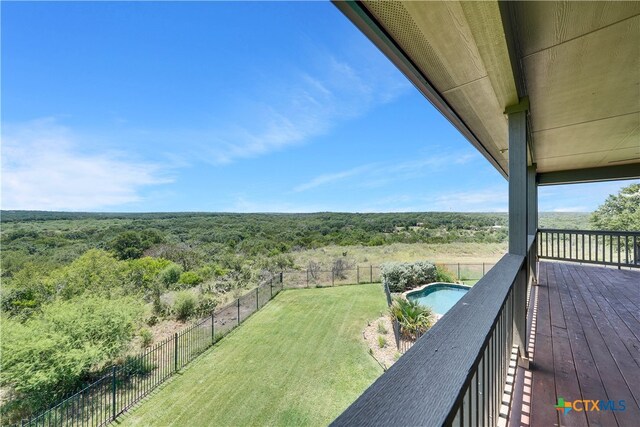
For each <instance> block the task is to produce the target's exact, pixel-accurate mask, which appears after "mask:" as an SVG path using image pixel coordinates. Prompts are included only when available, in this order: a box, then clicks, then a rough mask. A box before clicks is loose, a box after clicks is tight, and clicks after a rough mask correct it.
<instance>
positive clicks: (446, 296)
mask: <svg viewBox="0 0 640 427" xmlns="http://www.w3.org/2000/svg"><path fill="white" fill-rule="evenodd" d="M467 292H469V288H468V287H466V286H460V285H454V284H451V283H433V284H431V285H429V286H426V287H425V288H423V289H420V290H418V291H413V292H409V293H407V299H409V300H411V301H417V302H419V303H420V304H422V305H426V306H429V307H431V308H432V309H433V311H434V313H437V314H440V315H443V314H445V313H446V312H447V311H449V309H450V308H451V307H453V306H454V305H455V303H457V302H458V301H460V298H462V297H463V296H464V294H466V293H467Z"/></svg>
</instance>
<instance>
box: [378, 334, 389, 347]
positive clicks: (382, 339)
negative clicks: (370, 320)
mask: <svg viewBox="0 0 640 427" xmlns="http://www.w3.org/2000/svg"><path fill="white" fill-rule="evenodd" d="M386 345H387V339H386V338H385V337H383V336H382V335H378V347H380V348H384V347H385V346H386Z"/></svg>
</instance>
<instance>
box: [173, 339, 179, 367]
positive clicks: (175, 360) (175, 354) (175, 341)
mask: <svg viewBox="0 0 640 427" xmlns="http://www.w3.org/2000/svg"><path fill="white" fill-rule="evenodd" d="M173 370H174V372H178V333H177V332H176V333H175V334H173Z"/></svg>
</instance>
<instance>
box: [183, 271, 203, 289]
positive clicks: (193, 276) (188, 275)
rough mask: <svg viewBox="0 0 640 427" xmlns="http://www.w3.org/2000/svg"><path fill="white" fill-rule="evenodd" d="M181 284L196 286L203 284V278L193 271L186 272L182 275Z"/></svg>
mask: <svg viewBox="0 0 640 427" xmlns="http://www.w3.org/2000/svg"><path fill="white" fill-rule="evenodd" d="M180 283H182V284H184V285H188V286H195V285H199V284H200V283H202V277H200V275H198V273H195V272H193V271H185V272H184V273H182V274H181V275H180Z"/></svg>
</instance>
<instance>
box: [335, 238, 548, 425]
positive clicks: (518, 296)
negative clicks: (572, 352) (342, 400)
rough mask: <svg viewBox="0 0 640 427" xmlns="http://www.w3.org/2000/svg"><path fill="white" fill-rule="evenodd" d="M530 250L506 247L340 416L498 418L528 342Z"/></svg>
mask: <svg viewBox="0 0 640 427" xmlns="http://www.w3.org/2000/svg"><path fill="white" fill-rule="evenodd" d="M535 240H536V236H529V248H530V252H529V255H528V256H527V257H525V256H522V255H513V254H507V255H505V256H503V257H502V259H501V260H500V261H499V262H498V263H497V264H496V265H495V266H494V267H493V268H492V269H491V270H490V271H488V272H487V274H486V275H485V276H484V277H483V278H482V279H481V280H480V281H479V282H478V283H476V285H475V286H473V288H471V290H470V291H469V292H467V294H466V295H465V296H464V297H463V298H462V299H461V300H460V301H459V302H458V303H457V304H456V305H455V306H454V307H452V308H451V310H449V312H448V313H447V314H445V315H444V317H442V319H440V320H439V321H438V322H437V323H436V324H435V326H434V327H433V328H431V329H430V330H429V331H428V332H427V333H426V334H425V335H424V336H422V337H421V338H420V339H419V340H418V341H417V342H416V344H415V345H414V346H413V347H412V348H411V349H409V350H408V351H407V352H406V353H405V355H404V356H402V357H401V358H400V359H399V360H398V361H397V362H396V363H395V364H394V365H393V366H392V367H391V368H390V369H389V370H388V371H387V372H386V373H385V374H383V375H382V376H381V377H380V378H379V379H378V380H377V381H376V382H375V383H374V384H373V385H371V387H369V388H368V389H367V390H366V391H365V392H364V394H363V395H362V396H360V398H359V399H358V400H357V401H356V402H354V403H353V404H352V405H351V406H350V407H349V408H348V409H347V410H346V411H345V412H344V413H342V415H340V416H339V417H338V418H337V419H336V420H335V421H334V422H333V425H334V426H352V425H374V426H375V425H379V426H387V425H428V426H440V425H456V426H458V425H460V426H463V425H464V426H467V425H469V426H487V425H496V424H497V423H498V417H499V414H500V406H501V403H502V395H503V391H504V386H505V382H506V378H507V371H508V368H509V361H510V358H511V352H512V347H513V343H514V342H515V343H522V342H525V341H524V340H525V336H524V334H525V323H526V293H527V284H528V280H527V278H528V276H530V274H531V273H530V272H531V271H535V266H534V265H532V264H531V263H529V262H527V258H529V259H532V260H535V251H536V248H537V246H536V244H535Z"/></svg>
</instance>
